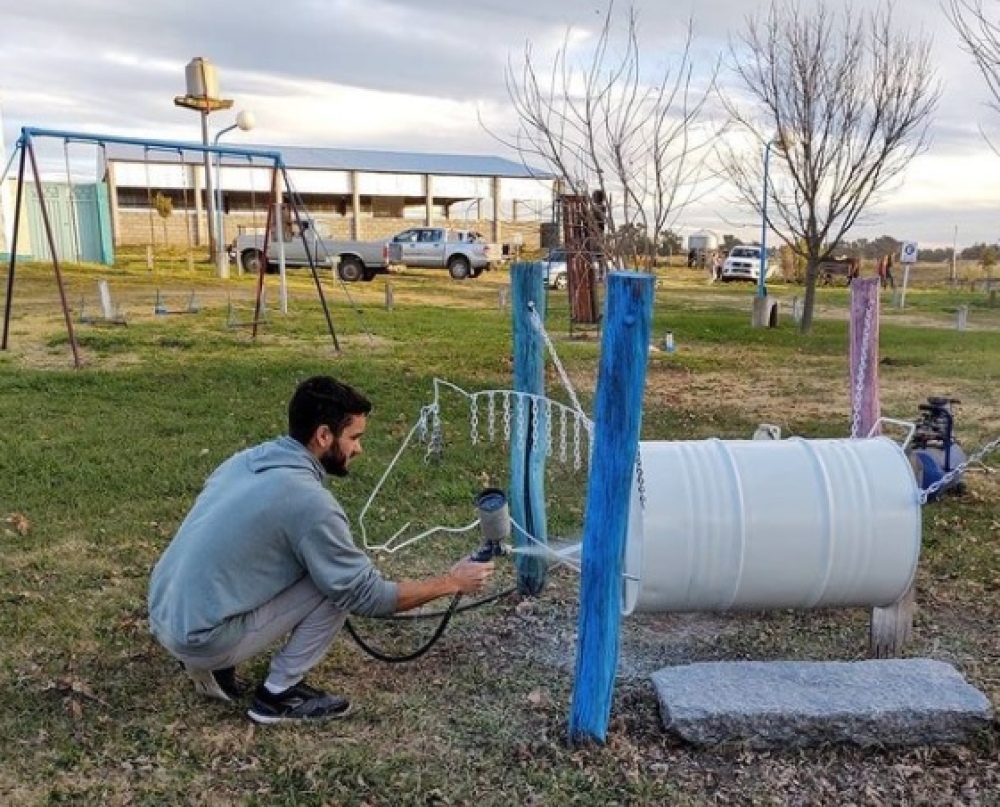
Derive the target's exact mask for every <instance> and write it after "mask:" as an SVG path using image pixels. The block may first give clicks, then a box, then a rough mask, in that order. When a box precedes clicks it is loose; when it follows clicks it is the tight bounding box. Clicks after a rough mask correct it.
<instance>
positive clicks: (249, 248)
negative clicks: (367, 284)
mask: <svg viewBox="0 0 1000 807" xmlns="http://www.w3.org/2000/svg"><path fill="white" fill-rule="evenodd" d="M307 247H308V250H309V253H310V254H311V255H312V259H313V261H314V262H315V263H316V266H317V267H325V266H330V267H333V268H335V270H336V272H337V274H338V275H339V277H340V278H341V279H342V280H347V281H352V282H353V281H356V280H371V279H372V278H373V277H375V275H377V274H379V273H380V272H385V271H386V270H387V269H388V268H389V261H388V249H387V247H386V244H385V242H384V241H343V240H340V239H336V238H330V237H328V236H326V235H324V234H323V233H321V232H320V231H319V229H318V228H317V226H316V224H315V223H314V222H312V221H310V220H308V219H307V220H305V221H303V222H302V229H301V232H300V230H299V227H298V226H297V225H296V224H295V223H293V224H292V226H291V228H290V229H289V231H288V233H286V240H285V241H284V242H283V243H282V242H280V241H278V240H276V239H274V238H271V239H269V240H268V242H267V271H269V272H270V271H274V270H275V269H276V267H277V266H278V261H279V259H280V256H281V251H282V249H284V253H285V265H286V266H309V255H308V254H307V253H306V249H307ZM230 253H231V254H232V255H234V256H235V258H236V260H238V261H239V262H240V265H241V266H242V267H243V271H244V272H251V273H257V272H259V271H260V265H261V261H263V260H264V233H245V234H241V235H238V236H236V240H235V241H234V242H233V244H232V246H231V247H230Z"/></svg>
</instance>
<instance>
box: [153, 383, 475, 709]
mask: <svg viewBox="0 0 1000 807" xmlns="http://www.w3.org/2000/svg"><path fill="white" fill-rule="evenodd" d="M371 408H372V407H371V403H370V402H369V401H368V399H367V398H365V397H364V396H363V395H362V394H361V393H359V392H357V391H356V390H354V389H353V388H351V387H349V386H348V385H346V384H342V383H340V382H338V381H336V380H334V379H333V378H330V377H329V376H316V377H314V378H310V379H308V380H306V381H303V382H302V383H301V384H300V385H299V386H298V387H297V389H296V390H295V393H294V394H293V395H292V398H291V401H290V402H289V404H288V434H287V435H286V436H283V437H278V438H277V439H274V440H271V441H269V442H266V443H262V444H260V445H258V446H255V447H253V448H249V449H246V450H245V451H241V452H239V453H237V454H235V455H234V456H232V457H230V458H229V459H228V460H226V461H225V462H223V463H222V465H220V466H219V467H218V468H217V469H216V470H215V471H214V472H213V473H212V474H211V476H209V478H208V480H207V481H206V483H205V487H204V488H203V489H202V491H201V493H200V494H199V495H198V498H197V500H196V501H195V503H194V507H192V509H191V511H190V512H189V513H188V515H187V517H186V518H185V519H184V521H183V523H182V524H181V526H180V529H178V531H177V534H176V535H175V536H174V538H173V540H172V541H171V542H170V544H169V545H168V546H167V548H166V551H165V552H164V553H163V555H162V557H161V558H160V559H159V561H158V562H157V563H156V566H155V567H154V569H153V573H152V576H151V579H150V584H149V624H150V630H151V631H152V633H153V635H154V636H155V637H156V638H157V640H158V641H159V642H160V644H162V645H163V647H164V648H166V650H167V652H169V653H170V654H171V655H172V656H174V657H175V658H176V659H178V660H179V661H180V662H181V663H182V664H183V665H184V669H185V671H186V672H187V675H188V677H189V678H190V679H191V680H192V681H193V682H194V686H195V689H196V690H197V691H198V692H200V693H201V694H203V695H207V696H209V697H212V698H217V699H219V700H223V701H234V700H237V699H238V698H240V697H241V695H242V693H241V691H240V686H239V683H238V679H237V677H236V666H237V665H239V664H242V663H243V662H245V661H247V660H248V659H250V658H252V657H254V656H256V655H258V654H260V653H263V652H264V651H266V650H267V649H268V648H269V647H271V646H272V645H274V644H276V643H279V642H282V641H283V645H282V646H281V647H280V648H279V649H278V650H277V652H276V653H275V654H274V655H273V656H272V657H271V663H270V668H269V670H268V672H267V676H266V677H265V679H264V681H263V682H262V683H261V684H260V686H258V687H257V689H256V692H255V693H254V698H253V703H252V705H251V706H250V709H249V711H248V713H247V714H248V715H249V717H250V718H251V719H252V720H254V721H255V722H257V723H283V722H295V721H299V722H302V721H310V720H321V719H325V718H336V717H343V716H344V715H346V714H347V713H348V711H349V710H350V702H349V701H348V700H347V699H346V698H343V697H340V696H338V695H331V694H329V693H327V692H324V691H322V690H320V689H315V688H313V687H312V686H309V685H308V684H306V683H305V681H304V678H305V676H306V673H308V672H309V671H310V670H311V669H312V668H313V667H315V666H316V665H317V664H318V663H319V662H320V661H321V660H322V659H323V657H324V656H325V655H326V652H327V650H329V648H330V645H331V644H332V643H333V640H334V639H335V638H336V636H337V633H338V632H339V631H340V629H341V627H343V625H344V621H345V620H346V619H347V617H348V615H349V614H361V615H364V616H384V615H388V614H393V613H396V612H399V611H407V610H409V609H411V608H416V607H417V606H420V605H423V604H424V603H426V602H430V601H431V600H435V599H437V598H439V597H446V596H448V595H452V594H473V593H475V592H477V591H479V590H480V589H481V588H482V586H483V584H484V583H485V582H486V580H487V579H488V578H489V577H490V575H491V574H492V573H493V564H492V563H478V562H475V561H471V560H462V561H459V562H458V563H456V564H455V565H454V566H452V567H451V570H450V571H448V572H447V573H445V574H443V575H440V576H439V577H432V578H427V579H423V580H401V581H399V582H391V581H389V580H386V579H385V578H383V577H382V575H381V574H380V573H379V572H378V570H376V569H375V567H374V566H373V565H372V562H371V560H370V559H369V557H368V555H366V554H365V553H364V552H362V551H361V550H360V549H359V548H358V547H357V546H356V545H355V543H354V540H353V538H352V537H351V530H350V527H349V525H348V521H347V516H346V515H345V513H344V510H343V508H342V507H341V506H340V504H339V503H338V502H337V500H336V499H335V498H334V497H333V494H332V493H330V491H329V490H327V488H326V485H325V482H326V480H327V476H328V475H332V476H346V475H347V466H348V464H349V463H350V461H351V460H352V459H353V458H354V457H356V456H358V455H359V454H360V453H361V438H362V437H363V436H364V433H365V428H366V425H367V421H368V414H369V412H370V411H371Z"/></svg>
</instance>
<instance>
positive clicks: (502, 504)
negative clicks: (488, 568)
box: [470, 488, 510, 563]
mask: <svg viewBox="0 0 1000 807" xmlns="http://www.w3.org/2000/svg"><path fill="white" fill-rule="evenodd" d="M476 512H477V514H478V515H479V528H480V530H481V531H482V533H483V543H482V544H481V545H480V547H479V549H477V550H476V551H475V552H474V553H473V554H472V555H471V556H470V559H471V560H474V561H478V562H479V563H487V562H488V561H491V560H492V559H493V558H496V557H499V556H500V555H506V554H507V549H506V547H505V546H504V541H505V540H506V539H508V538H510V511H509V510H508V508H507V496H506V495H505V494H504V492H503V491H502V490H500V489H499V488H486V489H485V490H483V491H482V492H481V493H480V494H479V495H478V496H476Z"/></svg>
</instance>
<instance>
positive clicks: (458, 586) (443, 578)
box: [396, 558, 493, 613]
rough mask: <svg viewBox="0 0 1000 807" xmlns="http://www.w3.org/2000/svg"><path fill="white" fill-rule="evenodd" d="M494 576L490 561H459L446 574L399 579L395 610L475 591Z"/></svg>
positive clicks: (479, 589) (407, 609)
mask: <svg viewBox="0 0 1000 807" xmlns="http://www.w3.org/2000/svg"><path fill="white" fill-rule="evenodd" d="M492 576H493V561H489V562H488V563H479V562H478V561H474V560H469V559H468V558H466V559H465V560H460V561H459V562H458V563H456V564H455V565H454V566H452V567H451V570H450V571H449V572H448V573H447V574H442V575H439V576H438V577H430V578H427V579H426V580H400V581H399V584H398V590H397V594H396V612H397V613H399V612H400V611H409V610H410V609H411V608H416V607H417V606H420V605H423V604H424V603H427V602H430V601H431V600H436V599H437V598H438V597H447V596H450V595H454V594H475V593H477V592H478V591H481V590H482V588H483V585H485V583H486V581H487V580H489V579H490V577H492Z"/></svg>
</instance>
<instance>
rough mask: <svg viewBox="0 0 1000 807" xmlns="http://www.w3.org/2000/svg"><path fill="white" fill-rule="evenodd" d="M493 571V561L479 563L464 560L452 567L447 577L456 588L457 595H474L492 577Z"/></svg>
mask: <svg viewBox="0 0 1000 807" xmlns="http://www.w3.org/2000/svg"><path fill="white" fill-rule="evenodd" d="M493 570H494V566H493V561H488V562H486V563H480V562H479V561H475V560H469V559H468V558H466V559H464V560H460V561H459V562H458V563H456V564H455V565H454V566H452V567H451V571H450V572H448V576H449V577H450V578H451V579H452V581H453V582H454V583H455V585H456V586H457V587H458V593H459V594H476V593H477V592H479V591H481V590H482V588H483V586H484V585H486V581H487V580H489V579H490V578H491V577H492V576H493Z"/></svg>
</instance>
